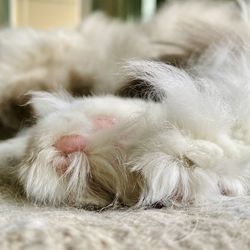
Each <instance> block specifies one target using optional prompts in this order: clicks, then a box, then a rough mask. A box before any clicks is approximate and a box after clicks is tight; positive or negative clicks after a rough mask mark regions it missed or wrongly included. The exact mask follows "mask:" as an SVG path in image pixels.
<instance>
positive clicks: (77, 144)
mask: <svg viewBox="0 0 250 250" xmlns="http://www.w3.org/2000/svg"><path fill="white" fill-rule="evenodd" d="M54 146H55V148H56V149H57V150H58V151H60V152H62V153H64V154H71V153H74V152H81V151H84V149H85V148H86V139H85V138H84V137H83V136H81V135H67V136H63V137H61V138H60V139H59V140H57V142H56V143H55V144H54Z"/></svg>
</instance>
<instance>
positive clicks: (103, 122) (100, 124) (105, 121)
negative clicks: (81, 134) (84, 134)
mask: <svg viewBox="0 0 250 250" xmlns="http://www.w3.org/2000/svg"><path fill="white" fill-rule="evenodd" d="M94 124H95V129H102V128H111V127H113V126H114V125H115V124H116V118H115V117H112V116H97V117H96V118H95V119H94Z"/></svg>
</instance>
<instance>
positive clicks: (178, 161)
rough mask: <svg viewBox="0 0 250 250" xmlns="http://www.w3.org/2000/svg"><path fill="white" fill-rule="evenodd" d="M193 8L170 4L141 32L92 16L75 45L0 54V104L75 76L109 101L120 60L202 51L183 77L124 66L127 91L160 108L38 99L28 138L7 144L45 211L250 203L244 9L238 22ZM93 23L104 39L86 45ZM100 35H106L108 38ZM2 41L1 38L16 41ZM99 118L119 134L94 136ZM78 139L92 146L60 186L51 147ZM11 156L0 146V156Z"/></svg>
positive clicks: (39, 39) (73, 157)
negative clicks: (0, 98)
mask: <svg viewBox="0 0 250 250" xmlns="http://www.w3.org/2000/svg"><path fill="white" fill-rule="evenodd" d="M189 4H190V5H186V4H179V3H178V4H174V3H172V4H171V5H170V7H166V9H163V10H162V11H161V12H160V13H159V14H158V15H157V16H156V17H155V18H154V19H153V20H152V21H151V23H149V24H145V26H144V25H138V26H136V25H135V26H134V25H132V24H131V25H130V24H127V25H125V24H121V23H118V22H114V23H112V22H110V20H108V19H106V18H105V17H100V16H94V17H92V18H90V19H89V20H87V21H86V22H85V24H83V26H82V27H81V28H80V29H79V30H78V31H77V32H76V33H75V32H73V33H67V32H66V33H65V31H63V32H60V31H58V33H56V35H55V34H54V35H53V36H52V35H51V34H50V33H46V34H45V33H38V32H33V31H25V32H24V33H22V32H20V40H21V41H22V42H23V43H22V44H21V45H22V46H23V47H22V48H23V49H24V50H22V52H21V50H20V45H16V46H14V48H17V49H16V51H15V50H14V49H13V51H11V49H10V47H9V46H11V48H12V47H13V44H11V45H9V44H7V43H4V42H2V48H7V50H6V51H7V53H6V55H5V54H4V53H3V55H4V56H3V59H4V60H3V61H4V63H2V65H0V71H1V74H2V75H1V77H2V80H3V81H4V82H7V85H0V87H1V91H2V92H1V91H0V93H5V88H6V86H8V87H10V88H11V87H12V86H16V83H17V82H20V80H24V82H27V81H28V79H30V80H31V81H34V77H35V78H39V79H40V80H48V79H50V80H51V79H52V80H51V83H52V84H53V83H56V82H60V83H63V84H62V85H63V86H64V87H65V86H66V85H67V79H68V72H69V71H70V70H71V66H72V65H73V67H74V70H76V71H77V72H80V74H82V75H86V74H87V75H88V74H94V75H95V76H96V79H97V82H98V84H96V85H95V87H94V92H95V93H102V92H105V91H106V92H110V93H113V92H114V91H115V90H116V89H117V88H118V86H120V76H117V75H116V73H117V72H118V68H119V65H118V64H119V63H118V62H120V61H122V60H125V59H133V58H134V57H135V58H142V59H146V58H157V56H159V55H161V54H162V53H163V54H171V53H173V54H181V55H182V54H183V53H184V54H185V50H186V49H187V50H189V49H191V50H192V49H193V48H194V47H195V46H197V47H199V46H200V47H201V48H202V49H205V48H207V47H209V48H208V50H207V51H206V52H204V53H202V55H201V56H200V58H199V60H198V62H192V61H191V62H190V65H189V67H187V68H186V70H183V69H177V68H175V67H173V66H169V65H165V64H162V63H156V62H152V61H138V60H131V61H130V63H129V65H128V66H127V67H125V69H126V72H127V73H126V74H125V76H124V77H125V79H140V80H144V81H146V82H148V83H150V84H151V85H152V86H153V88H154V89H155V90H156V93H157V94H158V95H160V97H161V100H162V101H161V102H160V103H154V102H151V101H150V100H136V99H121V98H118V97H113V96H99V97H87V98H82V99H73V98H68V97H66V98H65V97H60V96H59V95H53V94H46V93H41V92H39V93H34V94H33V99H32V104H33V107H34V109H35V111H36V114H37V115H38V116H39V119H38V122H37V124H36V125H35V126H34V127H33V128H32V129H31V130H30V131H29V132H28V134H29V136H27V137H24V138H22V137H21V138H16V139H14V145H15V147H20V144H21V143H23V146H24V147H22V149H20V151H21V153H20V154H19V153H18V152H16V154H17V158H22V160H21V163H20V164H19V166H18V167H19V168H17V171H18V177H19V181H20V182H21V184H22V185H23V187H24V189H25V192H26V194H27V196H28V197H29V198H31V199H32V200H34V201H37V202H42V203H49V204H61V203H67V204H73V205H78V204H95V205H98V206H105V205H109V204H110V203H112V202H113V201H117V200H118V201H120V202H121V203H123V204H126V205H138V206H143V205H153V204H155V203H160V204H163V205H166V204H167V203H168V202H169V201H173V202H205V201H209V200H217V199H221V198H223V197H225V196H231V195H246V194H249V191H250V190H249V189H250V165H249V164H250V133H249V132H250V130H249V128H250V127H249V125H250V124H249V122H250V121H249V118H248V117H249V112H250V108H249V107H250V105H249V104H250V103H249V102H250V99H249V96H250V95H249V90H250V88H249V80H250V73H249V72H250V70H249V68H250V67H249V66H250V48H249V24H248V21H247V20H248V17H247V14H246V13H248V5H247V4H246V5H244V4H243V5H241V6H243V10H244V11H243V12H241V11H239V10H235V9H234V8H233V7H235V5H231V4H229V5H228V4H219V5H217V4H207V3H198V2H192V3H189ZM187 7H188V8H189V9H187ZM99 18H100V19H101V21H100V19H99ZM97 20H98V21H97ZM96 23H98V27H99V29H98V30H97V31H96V32H93V33H92V27H93V26H95V27H96ZM103 26H105V27H106V28H107V27H110V30H109V29H108V30H105V32H103V30H104V29H103ZM204 27H205V28H208V29H207V32H204V30H202V28H204ZM121 30H122V31H121ZM6 32H7V33H6V34H5V33H3V34H2V35H3V37H11V36H12V32H10V33H9V31H6ZM78 32H79V33H78ZM131 34H133V35H131ZM15 36H16V34H15ZM26 38H27V39H26ZM69 38H70V39H72V40H70V42H69ZM11 41H14V39H11ZM58 41H60V43H58ZM100 41H102V46H101V47H99V46H98V45H99V44H100ZM161 43H162V44H161ZM210 43H211V46H208V44H210ZM58 44H60V46H59V45H58ZM83 44H84V46H83ZM198 45H199V46H198ZM42 49H44V51H45V53H43V50H42ZM98 49H100V50H98ZM48 51H51V53H52V54H50V53H47V52H48ZM12 53H13V54H12ZM80 55H82V56H80ZM111 55H112V56H111ZM13 58H14V59H13ZM30 58H32V59H33V60H30ZM117 58H118V60H117ZM47 64H49V67H48V65H47ZM31 68H32V70H31ZM14 73H15V74H14ZM17 73H18V74H17ZM16 74H17V75H16ZM22 76H23V78H22ZM121 78H122V77H121ZM34 82H36V81H34ZM49 86H50V85H49ZM27 89H29V90H30V89H36V87H35V88H33V87H32V88H31V87H30V86H29V87H28V88H27ZM38 89H39V88H38ZM98 116H110V117H113V118H114V119H115V120H116V123H115V124H114V126H112V127H109V128H103V129H99V130H96V129H95V128H94V120H95V118H96V117H98ZM75 134H77V135H82V136H84V137H85V138H87V139H88V144H87V148H86V150H85V151H84V152H76V153H72V154H69V155H68V156H67V157H68V158H67V160H68V162H69V164H68V168H67V171H66V172H65V173H64V174H62V175H60V174H59V173H58V171H57V168H58V166H60V163H61V162H64V161H65V155H64V154H62V152H59V151H58V150H57V149H56V147H55V143H56V141H57V140H59V139H60V138H61V137H63V136H65V135H75ZM7 145H9V144H2V145H1V147H2V149H1V148H0V156H3V155H4V154H3V153H1V152H5V151H4V150H5V148H6V147H7ZM1 150H2V151H1ZM8 152H9V151H8Z"/></svg>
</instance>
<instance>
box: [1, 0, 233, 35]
mask: <svg viewBox="0 0 250 250" xmlns="http://www.w3.org/2000/svg"><path fill="white" fill-rule="evenodd" d="M165 1H167V0H0V26H12V27H25V26H29V27H33V28H38V29H44V30H47V29H53V28H57V27H74V26H75V25H77V24H78V23H79V22H80V20H81V19H83V18H84V17H86V16H87V15H89V14H90V13H91V12H93V11H96V10H102V11H104V12H106V13H107V14H108V15H110V16H115V17H119V18H121V19H123V20H133V19H137V18H142V20H147V19H149V18H150V17H151V16H152V15H153V14H154V13H155V11H156V10H157V8H159V7H160V5H161V4H162V3H163V2H165ZM172 1H173V0H172ZM176 1H178V0H176ZM200 1H202V0H200ZM227 1H230V0H227ZM231 1H233V0H231Z"/></svg>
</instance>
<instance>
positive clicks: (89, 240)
mask: <svg viewBox="0 0 250 250" xmlns="http://www.w3.org/2000/svg"><path fill="white" fill-rule="evenodd" d="M0 213H1V216H0V227H1V228H0V249H1V250H17V249H22V250H23V249H25V250H26V249H28V250H64V249H65V250H66V249H67V250H78V249H79V250H84V249H86V250H104V249H108V250H120V249H131V250H137V249H138V250H139V249H141V250H147V249H148V250H152V249H192V250H195V249H227V250H228V249H238V250H244V249H250V197H241V198H234V199H231V200H230V201H224V202H223V201H221V202H220V203H219V204H218V203H217V204H211V205H209V206H208V207H206V208H204V207H203V208H198V207H192V208H173V207H169V208H163V209H147V210H116V211H114V210H113V211H112V210H108V211H103V212H94V211H85V210H83V209H76V208H51V207H38V206H35V205H32V204H30V203H28V202H27V201H25V199H24V198H23V197H22V196H21V195H20V194H19V193H18V192H17V191H15V190H13V189H12V188H11V187H10V186H9V185H6V184H1V185H0Z"/></svg>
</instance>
